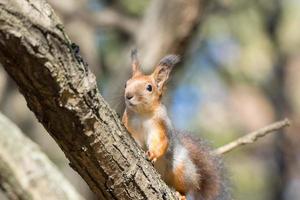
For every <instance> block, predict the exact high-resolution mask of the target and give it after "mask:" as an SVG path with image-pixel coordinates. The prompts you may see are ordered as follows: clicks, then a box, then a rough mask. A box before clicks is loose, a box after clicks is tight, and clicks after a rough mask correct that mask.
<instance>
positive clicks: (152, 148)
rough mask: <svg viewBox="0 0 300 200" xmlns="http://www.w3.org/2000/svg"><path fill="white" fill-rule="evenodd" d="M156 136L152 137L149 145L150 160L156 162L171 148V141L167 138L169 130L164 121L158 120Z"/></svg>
mask: <svg viewBox="0 0 300 200" xmlns="http://www.w3.org/2000/svg"><path fill="white" fill-rule="evenodd" d="M153 128H154V129H155V135H154V136H152V140H151V142H150V143H151V144H150V145H149V150H148V152H149V153H148V154H149V159H150V160H151V161H153V162H155V161H156V160H157V159H158V158H160V157H161V156H163V155H164V154H165V153H166V151H167V149H168V146H169V139H168V136H167V128H166V126H165V124H164V122H163V121H161V120H157V121H156V124H155V127H153Z"/></svg>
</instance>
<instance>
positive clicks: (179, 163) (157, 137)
mask: <svg viewBox="0 0 300 200" xmlns="http://www.w3.org/2000/svg"><path fill="white" fill-rule="evenodd" d="M132 58H133V60H132V71H133V74H132V77H131V79H129V80H128V81H127V83H126V88H125V95H124V98H125V103H126V109H125V112H124V114H123V118H122V121H123V123H124V125H125V127H126V128H127V130H128V131H129V133H130V134H131V135H132V137H133V138H134V139H135V140H136V142H137V143H139V145H140V146H141V147H142V148H143V149H144V150H145V151H147V156H148V158H149V160H150V161H152V162H156V163H155V164H154V166H155V168H156V169H157V170H158V172H159V173H160V174H161V175H162V178H163V179H164V180H165V181H166V182H167V184H168V185H169V186H171V187H174V188H175V189H176V191H178V192H179V193H180V195H179V196H180V199H181V200H186V197H185V195H187V193H188V192H189V194H190V192H192V193H194V194H195V195H199V194H201V199H202V198H203V199H205V200H214V199H216V197H217V195H218V193H219V191H220V184H219V181H220V177H219V174H218V169H217V168H216V166H215V163H214V160H213V159H212V158H211V157H210V155H209V152H208V151H207V150H206V149H204V148H203V147H201V146H199V145H200V143H199V142H197V140H195V139H193V138H192V137H190V136H189V135H180V136H177V135H176V134H173V135H169V133H173V129H172V128H171V123H170V122H169V118H168V116H167V114H166V110H165V107H164V106H163V105H162V103H161V97H162V94H163V91H164V89H165V83H166V81H167V80H168V78H169V74H170V71H171V69H172V67H173V66H174V65H175V64H176V63H177V62H178V61H179V59H178V57H177V56H175V55H169V56H166V57H164V58H163V59H162V60H161V61H160V63H159V64H158V66H157V67H156V69H155V70H154V72H153V73H152V74H150V75H144V74H143V73H142V72H141V70H140V65H139V62H138V59H137V55H136V51H135V52H132ZM149 85H150V86H151V90H148V86H149ZM171 131H172V132H171ZM169 137H170V138H169ZM174 141H176V142H174ZM177 142H178V143H177ZM171 144H173V145H179V146H177V147H178V148H177V149H176V151H175V150H174V146H173V147H170V148H169V146H172V145H171ZM180 148H181V149H183V151H180ZM178 149H179V150H178ZM167 152H168V153H167ZM178 152H179V153H178ZM182 152H183V153H182ZM175 153H178V155H175ZM166 154H167V156H165V155H166ZM176 156H178V157H176ZM174 161H176V164H174ZM191 163H192V164H191ZM170 167H171V168H170ZM187 176H189V177H187ZM195 198H198V196H197V197H195Z"/></svg>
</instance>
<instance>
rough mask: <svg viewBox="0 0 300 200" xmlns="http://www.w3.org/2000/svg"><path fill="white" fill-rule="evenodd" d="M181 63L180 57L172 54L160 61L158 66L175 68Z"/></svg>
mask: <svg viewBox="0 0 300 200" xmlns="http://www.w3.org/2000/svg"><path fill="white" fill-rule="evenodd" d="M179 62H180V57H179V56H178V55H174V54H171V55H167V56H165V57H163V58H162V59H161V60H160V62H159V64H158V65H161V66H168V67H174V66H175V65H176V64H177V63H179Z"/></svg>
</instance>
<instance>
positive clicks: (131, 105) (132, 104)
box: [126, 101, 136, 107]
mask: <svg viewBox="0 0 300 200" xmlns="http://www.w3.org/2000/svg"><path fill="white" fill-rule="evenodd" d="M126 104H127V106H130V107H134V106H136V104H134V103H132V102H130V101H126Z"/></svg>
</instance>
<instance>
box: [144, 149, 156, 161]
mask: <svg viewBox="0 0 300 200" xmlns="http://www.w3.org/2000/svg"><path fill="white" fill-rule="evenodd" d="M146 157H147V159H148V160H149V161H150V162H151V163H155V162H156V160H157V156H156V155H155V154H154V153H153V152H152V151H149V150H148V151H147V152H146Z"/></svg>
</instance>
